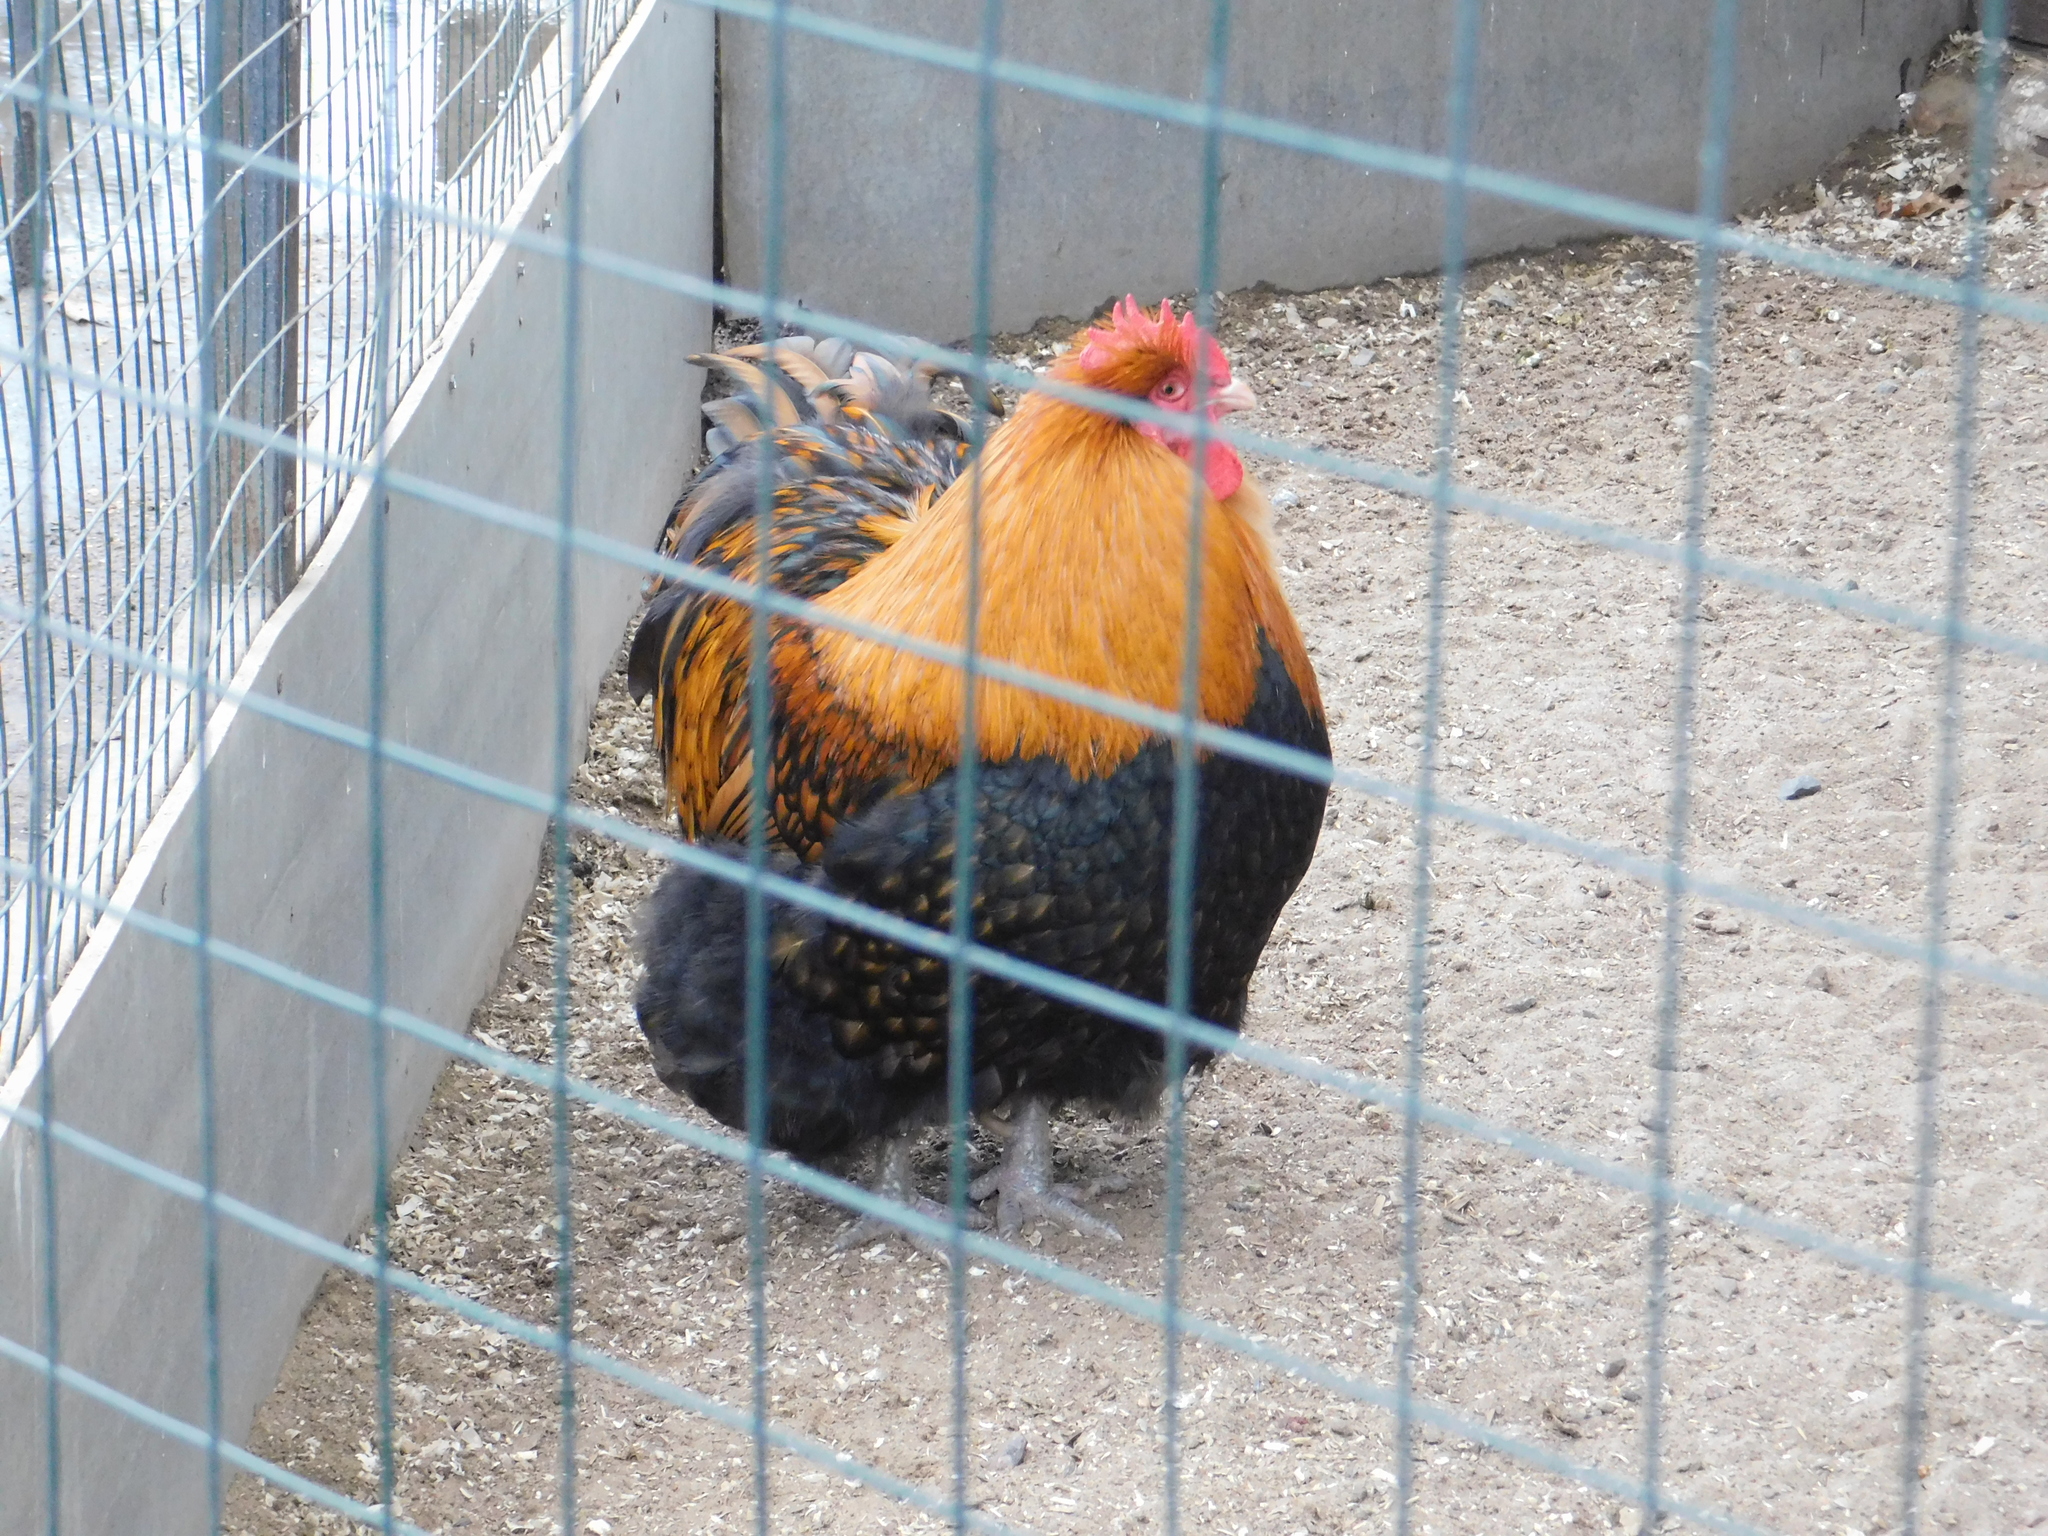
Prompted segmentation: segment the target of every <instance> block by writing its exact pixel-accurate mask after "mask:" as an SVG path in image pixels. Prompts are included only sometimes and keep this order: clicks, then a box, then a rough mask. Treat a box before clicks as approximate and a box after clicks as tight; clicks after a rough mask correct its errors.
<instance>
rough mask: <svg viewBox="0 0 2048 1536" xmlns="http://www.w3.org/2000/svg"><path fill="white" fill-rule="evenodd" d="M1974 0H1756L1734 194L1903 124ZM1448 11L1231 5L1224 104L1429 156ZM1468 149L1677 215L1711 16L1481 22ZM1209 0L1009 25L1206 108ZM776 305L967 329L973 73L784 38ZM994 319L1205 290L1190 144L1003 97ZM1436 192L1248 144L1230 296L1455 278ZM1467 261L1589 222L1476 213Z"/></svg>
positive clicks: (1683, 7) (733, 185)
mask: <svg viewBox="0 0 2048 1536" xmlns="http://www.w3.org/2000/svg"><path fill="white" fill-rule="evenodd" d="M825 9H828V10H830V11H831V13H832V14H833V15H835V16H840V17H844V18H846V19H849V20H853V21H858V22H863V23H867V24H870V25H873V26H878V27H886V28H890V29H892V30H897V31H901V32H906V33H909V34H911V35H914V36H917V37H920V38H927V39H931V40H934V41H939V42H944V43H947V44H950V45H953V46H956V47H962V48H966V49H969V50H972V49H973V48H974V47H975V46H976V45H977V36H978V34H977V28H978V25H979V17H980V7H978V6H972V5H958V4H948V3H943V0H840V3H836V4H833V5H831V6H829V7H825ZM1965 9H1966V6H1965V3H1964V0H1749V3H1747V4H1745V6H1744V7H1743V27H1742V38H1741V58H1740V61H1739V79H1738V85H1737V90H1738V97H1739V106H1738V111H1737V116H1736V121H1735V125H1734V137H1733V143H1732V145H1731V155H1730V166H1731V173H1732V177H1733V183H1734V191H1735V195H1736V197H1737V199H1738V200H1742V199H1748V198H1754V197H1759V196H1762V195H1764V194H1766V193H1768V192H1770V191H1773V190H1775V189H1776V188H1778V187H1780V186H1783V185H1785V184H1787V183H1788V182H1791V181H1794V180H1796V179H1798V178H1799V177H1801V176H1804V175H1808V174H1810V173H1811V172H1813V171H1814V170H1816V169H1818V168H1819V167H1820V166H1821V165H1822V164H1824V163H1825V162H1826V161H1827V159H1828V158H1829V157H1831V156H1832V155H1833V154H1834V153H1835V152H1836V151H1837V150H1839V149H1840V148H1841V147H1842V146H1843V145H1844V144H1845V143H1847V142H1848V141H1849V140H1850V139H1852V138H1854V137H1855V136H1856V135H1857V134H1858V133H1859V132H1861V131H1862V130H1864V129H1866V128H1869V127H1872V126H1876V125H1880V124H1888V123H1890V122H1891V121H1892V120H1893V119H1894V116H1895V113H1896V110H1897V108H1896V102H1895V97H1896V95H1897V93H1898V91H1899V90H1900V88H1901V87H1900V83H1899V80H1900V70H1901V67H1902V66H1907V67H1909V68H1911V69H1912V70H1913V71H1914V78H1915V79H1916V80H1917V78H1918V71H1919V70H1920V69H1921V68H1923V67H1924V66H1925V63H1926V59H1927V55H1928V53H1929V52H1930V51H1931V50H1932V49H1933V48H1934V46H1935V45H1936V44H1937V43H1939V42H1940V40H1941V39H1942V38H1943V37H1944V36H1945V35H1946V34H1947V33H1948V32H1949V31H1950V30H1952V29H1953V28H1955V27H1957V26H1959V25H1961V24H1962V19H1963V15H1964V11H1965ZM1453 10H1454V0H1238V4H1237V5H1236V6H1235V7H1234V15H1233V21H1232V27H1231V40H1230V63H1229V77H1228V87H1227V92H1226V99H1227V102H1228V104H1229V105H1230V106H1232V107H1235V108H1241V109H1243V110H1245V111H1248V112H1255V113H1259V114H1261V115H1265V116H1271V117H1275V118H1281V119H1284V120H1287V121H1289V122H1295V123H1300V124H1304V125H1307V126H1310V127H1315V128H1319V129H1327V130H1329V131H1331V132H1334V133H1339V134H1345V135H1349V136H1352V137H1356V138H1361V139H1370V140H1374V141H1378V142H1383V143H1388V144H1394V145H1399V146H1402V147H1404V148H1410V149H1418V150H1427V151H1431V152H1441V151H1442V150H1443V149H1444V148H1445V145H1446V142H1447V134H1446V119H1445V108H1444V99H1445V94H1446V90H1447V81H1448V68H1449V53H1450V37H1451V23H1452V16H1453ZM1483 10H1484V22H1483V35H1482V38H1481V46H1480V61H1479V85H1478V91H1477V109H1478V111H1477V118H1476V120H1475V123H1474V139H1473V144H1474V155H1475V159H1477V160H1478V161H1480V162H1481V163H1484V164H1487V165H1491V166H1496V167H1501V168H1504V169H1509V170H1517V171H1525V172H1529V173H1531V174H1534V175H1538V176H1542V177H1544V178H1546V179H1549V180H1552V181H1557V182H1562V183H1565V184H1567V185H1570V186H1574V187H1582V188H1587V189H1591V190H1596V191H1600V192H1607V193H1616V194H1620V195H1622V196H1625V197H1632V198H1639V199H1642V200H1643V201H1646V202H1651V203H1656V204H1660V205H1664V206H1669V207H1681V208H1682V207H1689V206H1691V205H1692V204H1693V202H1694V196H1695V188H1696V185H1697V172H1698V155H1699V139H1700V134H1701V130H1702V126H1703V115H1704V106H1703V102H1702V90H1703V85H1704V81H1705V78H1706V71H1707V44H1708V39H1707V32H1708V28H1709V26H1710V24H1711V20H1712V12H1713V7H1712V6H1711V5H1709V4H1705V3H1702V0H1517V3H1512V4H1501V3H1489V4H1487V5H1486V6H1485V7H1484V8H1483ZM1208 16H1209V6H1208V4H1207V3H1206V0H1128V3H1123V4H1118V5H1102V4H1099V3H1093V0H1039V3H1036V4H1033V5H1029V6H1022V5H1013V6H1010V7H1009V8H1008V10H1007V13H1006V15H1005V18H1004V28H1005V31H1004V35H1003V38H1002V50H1003V53H1004V54H1005V56H1007V57H1012V58H1017V59H1021V60H1024V61H1027V62H1029V63H1033V64H1039V65H1044V66H1047V67H1049V68H1054V69H1058V70H1062V71H1066V72H1069V73H1073V74H1078V75H1085V76H1089V77H1092V78H1095V79H1100V80H1106V81H1110V82H1113V83H1115V84H1118V85H1124V86H1129V87H1132V88H1136V89H1140V90H1145V91H1152V92H1159V93H1165V94H1170V95H1174V96H1177V97H1180V98H1182V99H1183V100H1189V101H1195V100H1199V99H1200V95H1201V78H1202V70H1203V66H1204V61H1205V57H1206V49H1207V43H1208ZM720 27H721V32H720V44H719V47H720V71H721V83H722V103H723V107H722V110H723V130H724V145H725V150H724V152H725V155H726V175H725V182H724V189H723V197H724V219H725V239H726V246H725V251H726V265H727V269H728V274H729V276H730V279H731V281H732V282H734V283H735V284H736V285H738V286H740V287H744V288H759V287H760V286H761V285H762V282H763V258H764V249H765V233H766V229H767V223H766V221H767V219H768V217H769V213H770V210H769V208H768V207H767V203H766V193H767V188H768V174H767V173H768V156H769V146H770V135H769V129H768V120H767V103H768V99H769V97H768V78H767V67H768V51H767V34H766V29H765V27H764V26H763V25H761V24H760V23H756V22H752V21H747V20H742V19H738V18H733V17H727V18H725V19H723V20H722V21H721V23H720ZM787 58H788V65H787V69H788V73H787V95H786V99H787V103H788V116H787V133H786V144H787V151H786V161H785V165H786V169H785V186H786V188H787V196H786V199H785V208H784V216H783V224H782V229H783V242H784V244H783V253H782V284H781V287H782V291H783V293H784V294H785V295H793V296H800V297H801V298H802V299H803V300H804V301H805V302H806V303H808V304H810V305H811V306H812V307H814V308H818V309H822V310H828V311H831V312H833V313H837V314H844V315H849V316H852V317H854V318H857V319H861V320H864V321H868V322H871V323H875V324H880V325H886V326H890V327H894V328H896V329H899V330H904V331H908V332H912V333H915V334H918V335H922V336H928V337H932V338H935V339H951V338H957V337H960V336H964V335H966V334H967V333H968V332H969V331H970V330H971V329H972V326H973V313H974V312H973V292H974V285H973V272H974V266H973V251H974V239H975V199H974V189H975V185H976V177H975V152H976V128H975V124H976V121H977V117H976V93H977V89H978V87H977V84H976V82H975V80H974V79H973V78H972V77H971V76H968V75H964V74H960V73H957V72H954V71H951V70H946V69H941V68H937V67H933V66H929V65H924V64H919V63H914V62H909V61H906V60H902V59H896V58H890V57H886V56H884V55H881V54H879V53H876V52H873V51H868V50H863V49H859V48H854V47H850V46H847V45H845V44H841V43H836V42H830V41H826V40H824V39H820V38H816V37H810V36H805V35H803V34H800V33H794V32H792V33H791V34H790V35H789V39H788V45H787ZM997 140H998V149H997V154H998V163H997V168H996V185H997V198H996V203H997V209H996V227H995V268H994V281H993V293H992V314H993V318H994V323H995V325H996V326H997V327H998V328H1001V329H1009V328H1021V327H1025V326H1028V325H1030V324H1031V323H1032V322H1033V321H1035V320H1038V319H1040V318H1042V317H1044V316H1046V315H1054V314H1064V315H1070V316H1078V315H1082V314H1085V313H1087V312H1088V311H1089V310H1090V309H1092V307H1093V306H1095V305H1096V304H1098V303H1100V302H1101V301H1102V300H1103V299H1105V298H1107V297H1110V296H1111V295H1121V294H1123V293H1125V292H1127V291H1135V292H1136V293H1137V294H1138V295H1139V296H1141V297H1153V298H1156V297H1157V296H1159V295H1160V294H1162V293H1166V292H1184V291H1187V290H1189V289H1191V288H1192V287H1194V286H1195V283H1196V277H1197V272H1198V265H1197V251H1198V249H1199V236H1200V221H1201V186H1200V171H1201V163H1202V147H1201V135H1200V134H1199V132H1197V131H1195V130H1193V129H1189V128H1184V127H1178V126H1168V125H1164V124H1161V123H1157V122H1154V121H1151V120H1149V119H1141V118H1137V117H1133V116H1130V115H1128V114H1125V113H1121V112H1117V111H1113V110H1110V109H1108V108H1101V107H1092V106H1086V105H1082V104H1079V103H1077V102H1074V101H1069V100H1064V99H1058V98H1054V97H1050V96H1047V95H1045V94H1042V93H1038V92H1034V91H1029V90H1025V89H1022V88H1019V87H1016V86H1007V85H1006V86H1001V87H999V88H998V98H997ZM1441 215H1442V196H1441V193H1440V192H1439V191H1438V189H1436V188H1435V187H1433V186H1431V185H1428V184H1426V183H1421V182H1417V181H1414V180H1410V179H1407V178H1404V177H1400V176H1395V175H1391V174H1387V173H1381V172H1376V173H1372V174H1367V173H1365V172H1363V171H1360V170H1357V169H1354V168H1351V167H1348V166H1345V165H1342V164H1338V163H1336V162H1333V161H1330V160H1328V159H1325V158H1320V157H1317V156H1314V155H1309V154H1305V153H1300V152H1297V151H1293V150H1284V149H1278V148H1273V147H1269V146H1265V145H1259V144H1251V143H1246V142H1243V141H1233V142H1231V143H1229V144H1228V145H1227V147H1226V150H1225V153H1224V181H1223V191H1222V227H1221V240H1220V248H1219V258H1220V261H1219V269H1218V272H1219V279H1220V285H1221V286H1222V287H1224V288H1238V287H1243V286H1247V285H1249V284H1252V283H1255V282H1260V281H1265V282H1270V283H1273V284H1276V285H1277V286H1279V287H1282V288H1288V289H1296V290H1299V289H1309V288H1317V287H1322V286H1326V285H1330V284H1336V283H1351V282H1362V281H1366V280H1369V279H1371V278H1374V277H1380V276H1385V275H1388V274H1390V273H1397V272H1408V271H1420V270H1427V269H1431V268H1434V267H1436V266H1438V265H1440V264H1441V253H1442V249H1443V228H1442V217H1441ZM1470 227H1471V249H1472V250H1473V252H1474V254H1476V255H1484V254H1489V253H1495V252H1499V251H1504V250H1511V249H1515V248H1517V247H1521V246H1527V245H1537V244H1543V243H1547V242H1550V241H1554V240H1557V239H1561V238H1564V237H1566V236H1568V235H1571V234H1573V233H1578V232H1583V230H1584V228H1585V226H1584V225H1582V224H1580V223H1576V222H1575V221H1573V220H1571V219H1569V218H1566V217H1564V216H1562V215H1560V214H1557V213H1554V212H1550V211H1548V210H1544V209H1539V208H1533V207H1528V206H1521V205H1515V204H1510V203H1506V202H1502V201H1499V200H1494V199H1487V198H1479V199H1475V200H1474V202H1473V205H1472V208H1471V226H1470Z"/></svg>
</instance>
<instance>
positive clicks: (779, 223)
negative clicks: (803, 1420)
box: [746, 0, 789, 1536]
mask: <svg viewBox="0 0 2048 1536" xmlns="http://www.w3.org/2000/svg"><path fill="white" fill-rule="evenodd" d="M788 13H789V3H788V0H775V7H774V13H773V16H772V18H771V19H770V22H769V29H768V92H767V96H766V98H765V100H764V102H763V109H764V110H765V111H766V113H767V115H768V181H767V197H766V199H765V200H764V203H763V207H764V210H765V211H764V213H763V219H764V222H765V225H766V227H765V228H764V229H763V230H762V231H761V262H762V266H761V273H762V277H761V309H760V319H761V330H760V335H761V341H762V342H763V343H764V344H765V345H766V346H767V347H768V348H769V352H768V355H767V358H766V363H765V367H764V375H765V383H764V384H763V385H762V386H761V387H762V388H763V389H764V390H767V391H773V390H778V389H781V388H782V387H783V380H782V373H781V370H780V369H779V368H777V366H776V364H775V355H774V350H773V349H774V344H775V342H776V340H777V338H778V337H779V336H780V335H781V319H782V315H781V285H782V236H783V218H784V213H785V209H784V207H783V193H784V170H785V164H784V161H785V155H786V153H787V133H788V124H787V121H786V119H787V114H788V94H787V93H788V82H787V78H786V75H787V70H788V56H787V54H788V47H789V25H788ZM757 404H758V407H759V409H760V410H761V412H762V416H763V419H764V421H772V420H774V419H775V417H774V416H773V415H772V414H771V413H770V412H769V409H768V402H767V401H766V400H762V401H759V402H757ZM775 479H776V477H775V475H774V474H773V473H772V472H764V473H763V474H762V475H761V476H760V478H759V484H758V488H757V490H756V492H755V500H754V551H755V557H754V566H755V569H754V582H753V586H754V591H753V602H752V605H751V608H750V611H749V613H748V616H747V668H748V671H747V744H748V747H749V749H750V752H751V763H750V766H749V769H748V789H749V791H750V793H749V796H748V806H747V884H746V898H747V910H746V994H747V999H746V1002H747V1017H746V1027H747V1049H746V1096H747V1102H746V1122H747V1190H746V1198H747V1328H748V1340H747V1344H748V1350H747V1352H748V1358H749V1361H750V1364H751V1367H752V1383H753V1400H752V1404H751V1408H752V1426H751V1427H752V1432H753V1448H752V1454H753V1469H752V1470H753V1491H754V1532H755V1536H768V1530H769V1519H768V1223H767V1211H766V1202H767V1177H766V1173H765V1170H764V1166H763V1162H762V1158H763V1156H764V1154H765V1153H766V1150H767V1143H768V902H767V893H766V891H765V889H764V888H763V886H762V884H761V877H762V875H763V873H764V872H765V871H766V869H767V866H768V795H769V778H768V774H769V764H770V762H771V757H772V744H771V742H770V732H771V731H772V729H773V720H774V716H773V709H772V702H771V700H770V697H769V692H768V658H769V646H770V643H771V640H772V631H771V629H770V626H769V621H768V596H769V592H770V589H771V587H772V584H773V555H772V552H773V549H774V545H775V540H774V536H773V529H774V520H775V505H774V497H775Z"/></svg>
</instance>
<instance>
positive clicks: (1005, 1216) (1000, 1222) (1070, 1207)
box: [982, 1184, 1124, 1243]
mask: <svg viewBox="0 0 2048 1536" xmlns="http://www.w3.org/2000/svg"><path fill="white" fill-rule="evenodd" d="M1080 1193H1081V1192H1080V1191H1079V1190H1077V1189H1075V1188H1074V1186H1073V1185H1071V1184H1055V1185H1053V1186H1052V1187H1051V1188H1050V1189H1030V1188H1018V1189H1010V1188H999V1189H991V1190H990V1191H989V1194H999V1195H1000V1196H1001V1198H1000V1199H999V1200H997V1202H996V1231H997V1232H998V1233H999V1234H1000V1235H1002V1236H1003V1237H1015V1236H1016V1235H1017V1233H1018V1231H1019V1230H1020V1229H1021V1228H1022V1227H1023V1225H1024V1223H1025V1222H1027V1221H1033V1220H1037V1221H1056V1222H1062V1223H1064V1224H1065V1225H1067V1226H1068V1227H1071V1228H1072V1229H1073V1230H1074V1231H1076V1232H1078V1233H1080V1234H1081V1235H1082V1236H1083V1237H1093V1238H1099V1239H1101V1240H1102V1241H1103V1242H1106V1243H1120V1242H1122V1241H1123V1240H1124V1235H1123V1233H1121V1232H1119V1231H1117V1229H1116V1228H1115V1227H1113V1226H1111V1225H1110V1224H1109V1223H1108V1222H1106V1221H1104V1220H1103V1219H1102V1218H1101V1217H1100V1216H1097V1215H1095V1214H1094V1213H1093V1212H1092V1211H1090V1210H1089V1209H1088V1208H1087V1207H1086V1206H1085V1205H1082V1204H1080V1203H1079V1199H1078V1197H1079V1195H1080ZM982 1198H983V1199H986V1198H987V1196H986V1195H984V1196H982Z"/></svg>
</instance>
